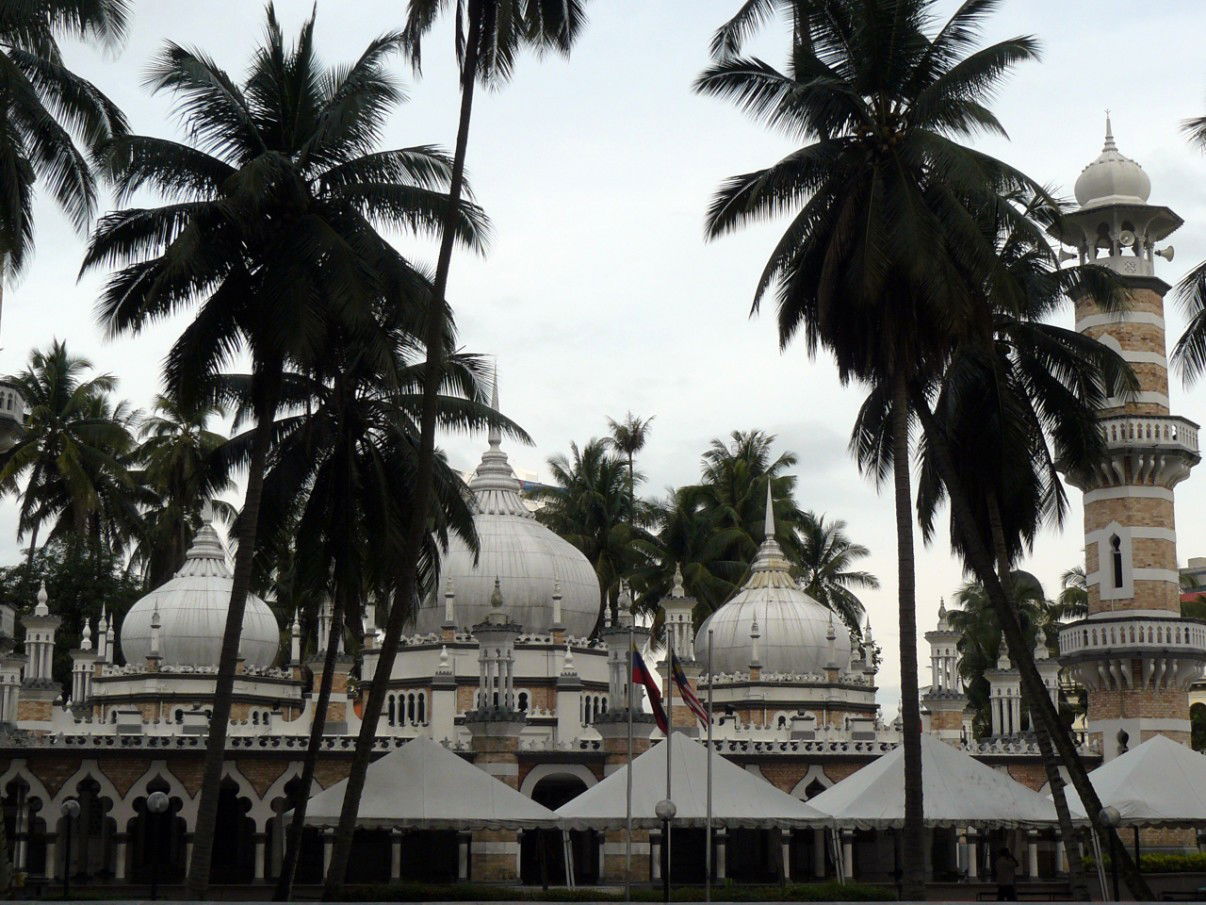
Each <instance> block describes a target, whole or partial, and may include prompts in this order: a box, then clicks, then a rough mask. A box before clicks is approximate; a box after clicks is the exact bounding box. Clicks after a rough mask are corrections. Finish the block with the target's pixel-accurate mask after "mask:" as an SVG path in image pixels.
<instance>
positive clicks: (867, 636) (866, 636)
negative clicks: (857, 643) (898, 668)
mask: <svg viewBox="0 0 1206 905" xmlns="http://www.w3.org/2000/svg"><path fill="white" fill-rule="evenodd" d="M874 640H875V639H874V638H872V637H871V615H870V614H868V615H867V627H866V628H865V629H863V643H864V644H866V645H870V644H872V643H873V642H874Z"/></svg>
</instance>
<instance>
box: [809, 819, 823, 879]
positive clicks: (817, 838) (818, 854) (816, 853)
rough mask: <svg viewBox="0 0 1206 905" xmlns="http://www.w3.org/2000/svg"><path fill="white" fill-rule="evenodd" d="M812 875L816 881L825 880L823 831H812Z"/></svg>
mask: <svg viewBox="0 0 1206 905" xmlns="http://www.w3.org/2000/svg"><path fill="white" fill-rule="evenodd" d="M812 875H813V876H814V877H816V878H817V879H818V880H823V879H825V831H824V830H822V829H815V830H813V831H812Z"/></svg>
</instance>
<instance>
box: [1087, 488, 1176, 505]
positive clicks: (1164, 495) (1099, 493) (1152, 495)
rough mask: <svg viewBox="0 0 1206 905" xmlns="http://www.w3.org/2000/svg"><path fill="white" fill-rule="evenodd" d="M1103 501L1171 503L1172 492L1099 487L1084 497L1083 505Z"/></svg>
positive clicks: (1161, 489)
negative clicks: (1158, 501)
mask: <svg viewBox="0 0 1206 905" xmlns="http://www.w3.org/2000/svg"><path fill="white" fill-rule="evenodd" d="M1105 500H1166V501H1167V502H1169V503H1171V502H1172V501H1173V492H1172V491H1171V490H1169V489H1168V488H1167V487H1132V486H1129V485H1128V486H1126V487H1100V488H1098V489H1097V490H1090V491H1089V492H1088V493H1086V494H1085V495H1084V501H1085V505H1088V504H1090V503H1100V502H1103V501H1105Z"/></svg>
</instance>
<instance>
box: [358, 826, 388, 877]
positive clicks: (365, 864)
mask: <svg viewBox="0 0 1206 905" xmlns="http://www.w3.org/2000/svg"><path fill="white" fill-rule="evenodd" d="M390 847H391V846H390V832H389V830H356V834H355V835H354V836H353V837H352V854H351V857H350V858H349V860H348V882H349V883H388V882H389V879H390V877H389V866H390V857H391V855H392V854H393V853H392V852H391V851H390Z"/></svg>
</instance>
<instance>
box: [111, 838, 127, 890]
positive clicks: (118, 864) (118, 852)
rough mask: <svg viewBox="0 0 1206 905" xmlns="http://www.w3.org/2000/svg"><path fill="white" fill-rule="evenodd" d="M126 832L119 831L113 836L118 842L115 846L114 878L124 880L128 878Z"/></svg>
mask: <svg viewBox="0 0 1206 905" xmlns="http://www.w3.org/2000/svg"><path fill="white" fill-rule="evenodd" d="M126 838H127V837H126V834H125V833H118V834H117V835H116V836H114V837H113V841H114V842H115V843H116V844H115V845H114V846H113V862H114V863H113V879H114V880H124V879H125V878H126Z"/></svg>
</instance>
